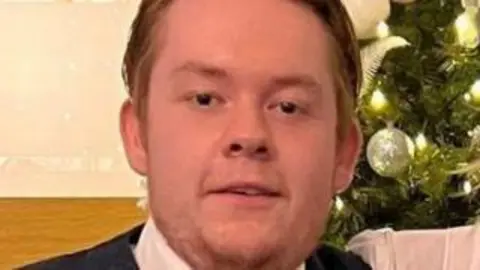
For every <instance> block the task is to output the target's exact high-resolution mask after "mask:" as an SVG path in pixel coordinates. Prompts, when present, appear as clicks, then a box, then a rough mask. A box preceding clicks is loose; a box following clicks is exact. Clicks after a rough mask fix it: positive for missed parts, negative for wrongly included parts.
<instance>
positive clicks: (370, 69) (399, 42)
mask: <svg viewBox="0 0 480 270" xmlns="http://www.w3.org/2000/svg"><path fill="white" fill-rule="evenodd" d="M409 44H410V43H408V41H406V40H405V39H404V38H402V37H399V36H392V37H386V38H383V39H380V40H378V41H375V42H373V43H372V44H369V45H367V46H366V47H364V48H362V50H361V52H360V55H361V61H362V72H363V82H362V89H364V88H365V87H368V85H370V83H371V82H372V80H373V78H374V77H375V74H376V73H377V71H378V68H379V67H380V65H381V64H382V61H383V59H384V58H385V55H386V54H387V52H389V51H390V50H392V49H394V48H399V47H404V46H408V45H409ZM362 94H363V93H360V96H362Z"/></svg>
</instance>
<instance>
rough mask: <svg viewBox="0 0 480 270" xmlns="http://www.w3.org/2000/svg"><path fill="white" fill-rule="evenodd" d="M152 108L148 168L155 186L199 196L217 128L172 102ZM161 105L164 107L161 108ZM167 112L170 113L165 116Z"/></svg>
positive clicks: (165, 191) (181, 194)
mask: <svg viewBox="0 0 480 270" xmlns="http://www.w3.org/2000/svg"><path fill="white" fill-rule="evenodd" d="M156 105H157V106H155V107H154V108H152V110H150V111H149V116H150V119H156V120H155V121H149V127H148V170H149V177H150V178H151V179H150V181H151V182H152V186H151V187H152V190H153V191H154V192H156V193H161V194H166V195H169V196H168V197H171V194H176V195H175V197H177V198H178V199H180V198H184V199H185V200H188V198H195V195H196V194H197V192H198V189H199V188H200V184H201V179H202V174H203V173H204V171H203V170H204V168H205V162H206V161H208V159H209V156H210V155H211V149H212V144H213V142H214V138H215V136H216V135H215V131H214V130H213V129H205V128H202V126H201V123H200V122H199V121H194V120H195V119H191V117H185V115H184V113H182V110H179V109H177V108H175V107H174V106H172V105H169V104H162V105H161V106H160V105H158V104H156ZM160 108H161V109H160ZM165 115H167V116H168V117H165Z"/></svg>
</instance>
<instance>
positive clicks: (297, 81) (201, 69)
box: [173, 61, 322, 91]
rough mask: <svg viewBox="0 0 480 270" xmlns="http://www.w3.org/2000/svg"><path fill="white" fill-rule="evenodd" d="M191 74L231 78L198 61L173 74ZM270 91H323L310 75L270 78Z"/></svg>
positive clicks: (224, 71)
mask: <svg viewBox="0 0 480 270" xmlns="http://www.w3.org/2000/svg"><path fill="white" fill-rule="evenodd" d="M183 72H191V73H195V74H198V75H200V76H204V77H209V78H213V79H227V78H229V77H230V75H229V73H228V72H227V70H225V69H223V68H219V67H216V66H214V65H209V64H207V63H203V62H198V61H187V62H185V63H184V64H182V65H180V66H179V67H177V68H175V69H174V71H173V74H177V73H183ZM267 87H268V88H269V89H272V88H273V89H283V88H288V87H300V88H304V89H306V90H310V91H314V90H321V88H322V87H321V84H320V83H319V82H318V81H317V80H316V79H315V78H314V77H313V76H310V75H306V74H300V73H298V74H295V73H293V74H288V75H277V76H273V78H270V79H269V81H268V84H267Z"/></svg>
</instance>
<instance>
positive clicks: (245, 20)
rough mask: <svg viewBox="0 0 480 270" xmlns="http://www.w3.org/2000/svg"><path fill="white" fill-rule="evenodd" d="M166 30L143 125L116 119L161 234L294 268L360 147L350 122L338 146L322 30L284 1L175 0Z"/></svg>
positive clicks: (178, 242) (232, 256)
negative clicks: (284, 261) (281, 259)
mask: <svg viewBox="0 0 480 270" xmlns="http://www.w3.org/2000/svg"><path fill="white" fill-rule="evenodd" d="M165 23H166V24H165V27H164V28H163V29H162V30H160V31H159V32H158V33H157V42H158V47H157V48H156V49H157V50H158V58H157V59H155V62H154V66H153V70H152V74H151V80H150V82H149V93H150V94H149V97H148V98H149V99H148V111H147V120H146V121H147V122H146V123H141V124H138V123H137V122H136V121H138V119H137V118H136V117H135V116H134V113H133V110H132V109H131V108H130V107H131V105H128V104H127V105H126V106H124V110H123V111H122V113H123V114H122V128H123V136H124V141H125V146H126V149H127V152H128V155H129V159H130V162H131V164H132V166H133V167H134V169H135V170H136V171H138V172H140V173H142V174H145V175H146V176H147V177H148V183H149V185H148V191H149V207H150V211H151V215H152V217H153V218H154V220H155V222H156V224H157V227H158V228H159V229H160V230H161V231H162V232H163V233H164V234H165V235H166V237H167V239H168V240H169V242H170V243H171V244H172V245H173V246H174V247H182V246H190V248H194V247H197V248H201V249H203V250H204V251H205V252H206V253H207V251H208V253H212V254H216V255H217V256H219V257H222V258H224V259H225V260H232V261H235V260H236V259H238V260H253V261H255V260H256V261H257V262H259V261H261V260H267V259H268V258H269V256H272V255H273V254H281V255H282V256H285V257H288V256H294V257H295V256H297V257H298V258H294V259H293V258H292V260H297V261H298V260H301V259H302V258H304V257H305V256H306V255H307V254H308V253H309V252H310V251H311V249H312V248H313V246H314V245H315V242H316V241H317V236H318V235H319V232H320V231H321V230H322V228H323V226H324V223H325V221H326V218H327V216H328V210H329V205H330V202H331V199H332V196H333V195H334V193H335V192H337V191H339V190H340V189H342V188H345V187H346V186H347V185H348V182H349V177H350V176H351V172H352V170H353V166H354V162H355V158H356V155H357V152H358V148H359V137H358V132H357V131H358V130H357V129H356V126H355V125H353V124H352V126H353V128H351V130H353V131H354V132H352V133H351V134H350V136H349V137H348V138H347V139H346V141H345V142H344V143H343V144H341V145H338V144H337V134H336V126H337V108H336V101H335V100H336V98H335V95H336V94H335V92H336V90H335V89H334V82H333V76H332V73H333V70H332V69H331V66H332V65H331V61H330V60H331V58H332V55H331V51H330V49H329V44H328V42H329V41H328V38H327V32H326V28H325V27H324V25H323V24H322V22H321V21H320V20H319V19H318V18H317V17H316V16H315V14H314V13H313V12H312V11H310V10H309V9H308V8H306V7H303V6H301V5H300V4H298V3H295V1H281V0H263V1H258V0H242V1H233V0H196V1H184V0H177V1H175V2H174V4H173V5H172V6H171V8H170V9H169V11H168V13H167V17H166V20H165ZM135 123H137V124H135ZM140 125H143V126H144V129H142V128H141V127H139V126H140ZM141 132H146V134H142V133H141ZM144 135H145V136H144ZM142 137H146V140H145V141H144V143H143V144H140V143H139V140H140V139H139V138H142ZM185 243H188V244H185ZM185 248H186V247H185ZM194 249H195V248H194ZM283 252H286V253H283ZM287 253H292V254H296V255H288V256H287V255H286V254H287ZM277 259H278V258H277ZM192 260H194V259H192Z"/></svg>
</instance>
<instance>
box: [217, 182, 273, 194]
mask: <svg viewBox="0 0 480 270" xmlns="http://www.w3.org/2000/svg"><path fill="white" fill-rule="evenodd" d="M210 193H213V194H235V195H243V196H250V197H258V196H263V197H278V196H280V195H281V194H280V192H279V191H278V190H277V189H275V188H272V187H269V186H266V185H262V184H252V183H232V184H229V185H226V186H223V187H220V188H216V189H214V190H213V191H212V192H210Z"/></svg>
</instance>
